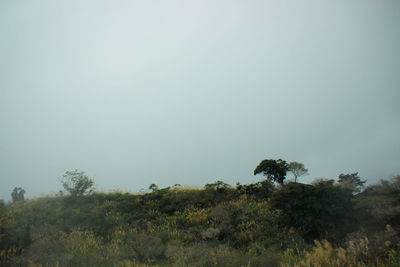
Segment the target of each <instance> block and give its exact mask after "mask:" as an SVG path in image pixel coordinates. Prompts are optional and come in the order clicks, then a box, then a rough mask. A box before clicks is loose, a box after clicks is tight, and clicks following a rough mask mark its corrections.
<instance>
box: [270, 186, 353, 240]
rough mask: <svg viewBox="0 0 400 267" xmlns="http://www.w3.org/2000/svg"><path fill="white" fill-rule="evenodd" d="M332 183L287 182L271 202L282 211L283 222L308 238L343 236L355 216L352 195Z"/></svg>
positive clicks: (337, 238) (334, 238)
mask: <svg viewBox="0 0 400 267" xmlns="http://www.w3.org/2000/svg"><path fill="white" fill-rule="evenodd" d="M333 183H334V181H333V180H328V181H321V182H319V183H317V184H315V185H306V184H300V183H288V184H286V185H285V186H284V187H283V188H282V190H280V191H277V192H275V193H274V194H273V195H272V202H271V204H272V206H273V207H274V208H276V209H279V210H280V211H281V212H282V221H281V224H282V225H285V226H287V227H293V228H294V229H297V230H298V231H299V233H300V234H301V235H302V236H303V237H304V238H306V239H308V240H313V239H315V238H328V239H330V240H334V241H338V240H340V239H341V238H343V237H344V235H345V234H346V229H348V227H350V225H351V222H352V219H353V218H352V201H351V199H352V195H351V194H350V193H349V191H347V190H344V189H342V188H341V187H337V186H334V184H333Z"/></svg>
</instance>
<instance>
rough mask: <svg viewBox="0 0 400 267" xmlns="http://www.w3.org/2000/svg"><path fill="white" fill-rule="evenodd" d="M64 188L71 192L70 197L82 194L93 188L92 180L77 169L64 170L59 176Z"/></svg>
mask: <svg viewBox="0 0 400 267" xmlns="http://www.w3.org/2000/svg"><path fill="white" fill-rule="evenodd" d="M61 183H62V185H63V187H64V189H65V190H66V191H67V192H69V193H70V194H71V196H72V197H74V198H75V197H79V196H83V195H84V194H88V193H91V192H92V191H93V190H94V181H93V179H91V178H89V176H87V175H86V174H85V172H80V171H78V170H73V171H66V172H65V174H64V175H63V177H62V178H61Z"/></svg>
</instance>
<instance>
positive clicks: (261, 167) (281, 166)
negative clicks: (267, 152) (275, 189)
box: [254, 159, 288, 184]
mask: <svg viewBox="0 0 400 267" xmlns="http://www.w3.org/2000/svg"><path fill="white" fill-rule="evenodd" d="M287 171H288V164H287V162H286V161H284V160H282V159H278V160H275V159H264V160H263V161H261V162H260V164H258V166H257V168H256V169H255V170H254V175H257V174H259V173H262V174H263V175H264V176H265V177H266V178H267V179H269V180H273V181H275V182H277V183H279V184H283V181H284V180H285V179H286V173H287Z"/></svg>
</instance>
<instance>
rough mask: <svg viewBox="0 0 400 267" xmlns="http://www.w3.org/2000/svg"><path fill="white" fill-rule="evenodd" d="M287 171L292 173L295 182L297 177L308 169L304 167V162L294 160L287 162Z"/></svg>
mask: <svg viewBox="0 0 400 267" xmlns="http://www.w3.org/2000/svg"><path fill="white" fill-rule="evenodd" d="M288 171H289V172H290V173H292V174H293V176H294V182H295V183H297V177H300V176H303V175H306V174H308V170H307V169H306V168H305V167H304V164H303V163H300V162H296V161H293V162H290V163H289V164H288Z"/></svg>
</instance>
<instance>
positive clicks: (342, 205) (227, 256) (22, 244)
mask: <svg viewBox="0 0 400 267" xmlns="http://www.w3.org/2000/svg"><path fill="white" fill-rule="evenodd" d="M398 180H399V179H397V178H396V179H394V180H392V181H382V182H381V183H380V184H377V185H375V186H370V187H368V188H367V189H366V190H365V191H364V192H362V193H360V194H357V195H354V194H352V192H351V190H349V189H347V188H345V187H343V186H338V185H337V184H334V182H333V181H332V180H327V181H324V180H321V181H318V182H315V183H314V184H312V185H306V184H301V183H286V184H283V185H281V186H278V187H275V185H274V183H273V181H272V179H266V180H264V181H261V182H258V183H254V184H247V185H240V184H238V185H237V186H236V187H231V186H230V185H228V184H226V183H224V182H222V181H217V182H215V183H211V184H207V185H206V186H205V187H204V189H187V188H182V187H179V186H173V187H166V188H158V187H157V188H155V187H153V189H154V190H151V192H148V193H145V194H130V193H121V192H113V193H101V192H94V193H92V194H81V195H79V196H80V197H77V198H76V199H75V200H74V201H69V200H70V197H69V196H63V195H56V196H47V197H42V198H37V199H32V200H25V201H18V202H15V203H13V204H10V205H5V204H4V203H0V204H1V205H0V266H249V267H252V266H280V265H281V264H282V265H284V266H310V265H313V266H357V265H353V264H354V262H357V264H358V263H360V264H364V265H362V266H373V265H374V264H375V265H376V266H384V264H387V266H396V265H395V264H398V265H397V266H399V262H400V258H399V244H400V240H399V239H400V237H399V235H398V233H399V232H400V231H399V230H400V227H399V221H400V220H399V219H398V218H399V217H398V215H399V214H400V212H399V211H400V209H399V206H400V204H399V203H400V201H399V198H398V193H397V192H398V191H397V190H398ZM375 205H378V206H376V207H375ZM379 212H380V213H379ZM382 214H385V215H384V216H383V215H382ZM388 222H390V223H392V225H391V226H386V223H388ZM360 238H361V240H364V241H360ZM365 238H368V242H367V241H366V240H367V239H365ZM315 239H316V242H315V243H314V240H315ZM324 239H327V240H329V241H324ZM362 242H364V243H362ZM313 244H314V245H313ZM365 244H367V246H366V245H365ZM375 265H374V266H375Z"/></svg>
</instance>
